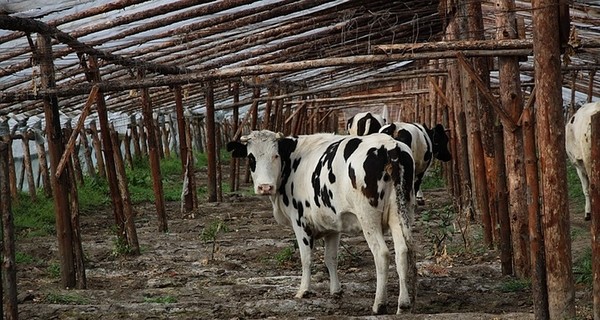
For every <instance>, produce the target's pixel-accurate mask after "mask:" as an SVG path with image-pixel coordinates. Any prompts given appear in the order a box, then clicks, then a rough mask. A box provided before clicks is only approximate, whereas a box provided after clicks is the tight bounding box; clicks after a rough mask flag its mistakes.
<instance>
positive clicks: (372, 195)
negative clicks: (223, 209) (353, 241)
mask: <svg viewBox="0 0 600 320" xmlns="http://www.w3.org/2000/svg"><path fill="white" fill-rule="evenodd" d="M227 150H229V151H232V156H233V157H247V158H248V159H249V165H250V171H251V174H252V180H253V183H254V191H255V192H256V194H258V195H265V196H269V197H270V200H271V202H272V205H273V215H274V217H275V220H276V221H277V222H278V223H279V224H282V225H286V226H291V227H292V228H293V230H294V233H295V235H296V240H297V242H298V246H299V250H300V258H301V261H302V280H301V282H300V288H299V289H298V292H297V294H296V297H297V298H302V297H305V296H306V294H307V293H308V292H309V290H310V278H311V271H310V268H311V259H312V258H311V252H312V249H313V246H314V244H315V240H316V239H319V238H324V241H325V258H324V260H325V265H326V266H327V269H328V271H329V279H330V292H331V294H339V293H340V292H341V286H340V282H339V280H338V274H337V254H338V248H339V243H340V235H341V233H346V232H356V231H360V230H362V232H363V234H364V236H365V239H366V240H367V243H368V245H369V248H370V250H371V252H372V253H373V256H374V259H375V267H376V272H377V288H376V293H375V301H374V303H373V312H374V313H377V314H379V313H384V312H386V300H387V298H386V296H387V289H386V286H387V279H388V266H389V255H390V253H389V249H388V247H387V245H386V242H385V239H384V236H383V235H384V232H385V231H386V230H387V229H389V230H390V232H391V234H392V239H393V242H394V252H395V257H396V268H397V272H398V277H399V285H400V286H399V291H400V292H399V296H398V309H397V312H398V313H400V312H401V311H402V310H405V309H407V308H409V307H410V305H411V302H412V301H411V295H409V292H408V287H409V286H410V287H411V288H412V289H411V290H412V294H413V299H412V300H414V295H415V289H416V265H415V258H414V250H413V245H412V236H411V226H412V222H413V215H414V192H413V179H414V161H413V159H412V156H411V153H410V150H409V148H408V146H406V145H404V144H403V143H401V142H398V141H396V140H394V139H392V138H391V137H390V136H388V135H385V134H373V135H369V136H364V137H357V136H339V135H333V134H314V135H303V136H295V137H283V135H282V134H280V133H277V134H276V133H274V132H271V131H267V130H263V131H253V132H251V133H250V134H249V135H247V136H244V137H242V138H241V139H240V141H232V142H229V143H228V144H227ZM409 282H410V284H409Z"/></svg>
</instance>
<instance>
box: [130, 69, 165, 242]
mask: <svg viewBox="0 0 600 320" xmlns="http://www.w3.org/2000/svg"><path fill="white" fill-rule="evenodd" d="M138 76H139V78H143V76H144V74H143V72H142V71H141V70H139V71H138ZM141 91H142V94H141V99H142V115H143V119H144V125H145V127H146V131H147V138H148V156H149V158H150V170H151V171H152V188H153V190H154V205H155V206H156V216H157V220H158V231H159V232H167V231H168V230H169V228H168V224H167V213H166V211H165V195H164V193H163V184H162V174H161V172H160V156H159V154H158V144H157V142H156V134H155V132H154V131H155V129H156V128H154V120H153V117H152V105H151V103H152V102H151V101H150V93H149V92H148V89H142V90H141ZM142 141H143V140H142Z"/></svg>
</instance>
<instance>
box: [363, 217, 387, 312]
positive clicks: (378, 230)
mask: <svg viewBox="0 0 600 320" xmlns="http://www.w3.org/2000/svg"><path fill="white" fill-rule="evenodd" d="M359 219H360V223H361V227H362V229H363V234H364V236H365V239H366V240H367V244H368V245H369V249H371V253H373V258H374V260H375V270H376V272H377V289H376V290H375V301H374V302H373V313H375V314H384V313H386V312H387V310H386V301H387V288H386V287H387V280H388V267H389V264H390V261H389V259H390V252H389V249H388V247H387V245H386V244H385V239H384V238H383V230H382V227H381V212H379V211H375V210H373V208H370V207H369V208H365V210H363V212H362V214H361V215H360V216H359Z"/></svg>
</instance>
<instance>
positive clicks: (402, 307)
mask: <svg viewBox="0 0 600 320" xmlns="http://www.w3.org/2000/svg"><path fill="white" fill-rule="evenodd" d="M410 310H411V305H410V304H402V305H399V306H398V311H396V314H401V313H405V312H407V311H410Z"/></svg>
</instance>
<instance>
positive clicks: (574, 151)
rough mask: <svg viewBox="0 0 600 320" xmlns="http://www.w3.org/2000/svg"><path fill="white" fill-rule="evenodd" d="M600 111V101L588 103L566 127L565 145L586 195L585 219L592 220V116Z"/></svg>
mask: <svg viewBox="0 0 600 320" xmlns="http://www.w3.org/2000/svg"><path fill="white" fill-rule="evenodd" d="M598 112H600V102H592V103H587V104H584V105H583V106H581V108H579V110H577V112H575V114H574V115H573V116H572V117H571V119H569V122H567V125H566V127H565V146H566V149H567V155H568V156H569V159H570V160H571V161H572V162H573V165H575V169H576V170H577V174H578V175H579V180H581V187H582V189H583V195H584V196H585V220H590V218H591V212H592V204H591V202H590V180H589V173H590V172H591V165H592V161H591V154H590V153H591V150H592V145H591V118H592V115H594V114H596V113H598Z"/></svg>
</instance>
